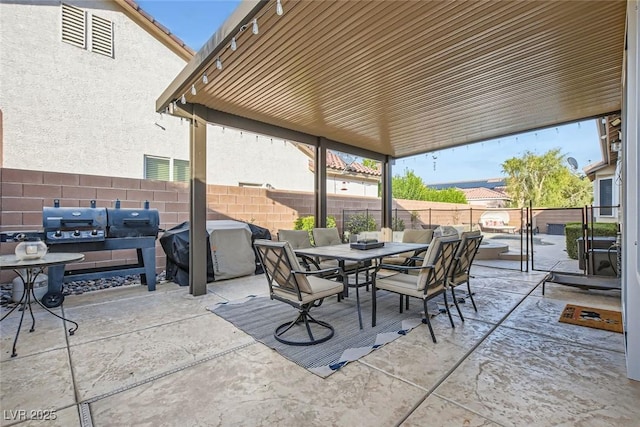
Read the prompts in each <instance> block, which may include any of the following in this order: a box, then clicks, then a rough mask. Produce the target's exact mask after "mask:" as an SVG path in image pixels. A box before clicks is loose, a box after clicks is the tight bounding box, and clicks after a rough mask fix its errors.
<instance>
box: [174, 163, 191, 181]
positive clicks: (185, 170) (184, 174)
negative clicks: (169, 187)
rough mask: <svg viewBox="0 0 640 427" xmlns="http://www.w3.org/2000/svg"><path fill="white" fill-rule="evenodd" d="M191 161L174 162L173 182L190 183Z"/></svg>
mask: <svg viewBox="0 0 640 427" xmlns="http://www.w3.org/2000/svg"><path fill="white" fill-rule="evenodd" d="M189 175H190V171H189V161H188V160H174V161H173V180H174V181H178V182H189Z"/></svg>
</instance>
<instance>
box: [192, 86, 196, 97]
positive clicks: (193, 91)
mask: <svg viewBox="0 0 640 427" xmlns="http://www.w3.org/2000/svg"><path fill="white" fill-rule="evenodd" d="M195 94H196V85H195V84H193V85H191V95H195Z"/></svg>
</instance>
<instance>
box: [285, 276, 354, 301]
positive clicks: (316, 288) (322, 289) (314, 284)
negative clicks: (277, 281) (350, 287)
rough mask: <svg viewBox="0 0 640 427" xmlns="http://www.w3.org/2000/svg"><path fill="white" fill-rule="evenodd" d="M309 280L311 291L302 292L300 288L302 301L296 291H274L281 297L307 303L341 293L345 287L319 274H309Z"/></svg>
mask: <svg viewBox="0 0 640 427" xmlns="http://www.w3.org/2000/svg"><path fill="white" fill-rule="evenodd" d="M307 280H308V282H307V283H308V284H309V289H310V291H311V292H302V289H300V291H301V293H300V294H301V296H302V301H300V300H298V296H297V295H295V294H294V293H291V292H286V291H284V290H281V289H277V288H275V289H274V290H273V293H274V294H276V295H277V296H279V297H280V298H284V299H287V300H289V301H294V302H301V303H302V304H307V303H310V302H313V301H316V300H319V299H322V298H326V297H329V296H331V295H336V294H339V293H340V292H342V291H343V289H344V285H343V284H342V283H340V282H334V281H333V280H327V279H323V278H321V277H317V276H308V277H307Z"/></svg>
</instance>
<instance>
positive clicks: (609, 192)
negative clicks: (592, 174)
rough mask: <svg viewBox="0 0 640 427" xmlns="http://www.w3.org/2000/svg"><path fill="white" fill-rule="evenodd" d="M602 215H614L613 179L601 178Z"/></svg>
mask: <svg viewBox="0 0 640 427" xmlns="http://www.w3.org/2000/svg"><path fill="white" fill-rule="evenodd" d="M599 203H600V216H612V215H613V207H612V205H613V179H612V178H608V179H601V180H600V200H599Z"/></svg>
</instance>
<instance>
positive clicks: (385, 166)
mask: <svg viewBox="0 0 640 427" xmlns="http://www.w3.org/2000/svg"><path fill="white" fill-rule="evenodd" d="M392 165H393V158H392V157H390V156H385V158H384V162H382V226H383V227H387V228H391V215H392V212H391V210H392V209H393V195H392V194H391V177H392V175H391V166H392Z"/></svg>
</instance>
